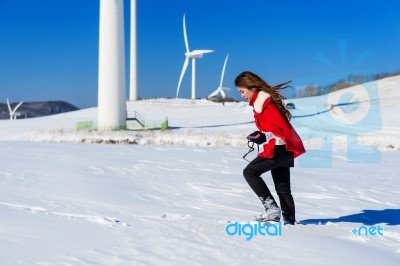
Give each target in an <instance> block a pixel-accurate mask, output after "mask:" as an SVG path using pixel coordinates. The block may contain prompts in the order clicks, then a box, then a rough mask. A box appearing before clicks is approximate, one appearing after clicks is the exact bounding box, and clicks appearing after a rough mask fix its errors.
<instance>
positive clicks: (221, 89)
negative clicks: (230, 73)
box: [207, 54, 229, 99]
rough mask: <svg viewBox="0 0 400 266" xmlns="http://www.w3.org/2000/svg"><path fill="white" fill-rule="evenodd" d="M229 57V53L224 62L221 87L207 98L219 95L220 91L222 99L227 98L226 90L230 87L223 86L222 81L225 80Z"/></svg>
mask: <svg viewBox="0 0 400 266" xmlns="http://www.w3.org/2000/svg"><path fill="white" fill-rule="evenodd" d="M228 57H229V54H227V55H226V57H225V62H224V66H223V67H222V74H221V81H220V83H219V87H218V88H217V89H216V90H215V91H213V92H212V93H211V94H210V95H208V97H207V98H211V97H214V96H217V95H218V93H220V94H221V96H222V99H225V97H226V93H225V92H227V91H229V88H226V87H222V83H223V82H224V75H225V68H226V62H228Z"/></svg>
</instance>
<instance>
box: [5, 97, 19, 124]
mask: <svg viewBox="0 0 400 266" xmlns="http://www.w3.org/2000/svg"><path fill="white" fill-rule="evenodd" d="M22 103H23V102H20V103H19V104H17V106H15V108H14V109H11V105H10V101H9V100H8V99H7V106H8V111H9V114H10V120H15V119H17V116H20V115H21V114H20V113H17V110H18V108H19V107H20V106H21V104H22Z"/></svg>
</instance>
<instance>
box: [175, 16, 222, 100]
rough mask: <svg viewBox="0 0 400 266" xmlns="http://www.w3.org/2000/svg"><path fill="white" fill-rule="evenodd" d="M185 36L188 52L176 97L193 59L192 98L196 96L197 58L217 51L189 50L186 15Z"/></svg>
mask: <svg viewBox="0 0 400 266" xmlns="http://www.w3.org/2000/svg"><path fill="white" fill-rule="evenodd" d="M183 37H184V38H185V46H186V53H185V56H186V58H185V62H184V63H183V68H182V72H181V76H180V78H179V82H178V88H177V90H176V98H178V95H179V89H180V87H181V83H182V79H183V76H184V75H185V72H186V69H187V67H188V65H189V59H192V99H195V98H196V58H202V57H203V54H207V53H212V52H215V51H214V50H193V51H190V50H189V42H188V38H187V34H186V19H185V15H183Z"/></svg>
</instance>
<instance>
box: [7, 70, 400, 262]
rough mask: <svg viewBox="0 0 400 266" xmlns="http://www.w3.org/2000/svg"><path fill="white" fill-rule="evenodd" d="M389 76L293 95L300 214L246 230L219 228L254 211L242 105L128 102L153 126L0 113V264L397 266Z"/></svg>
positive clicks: (87, 116)
mask: <svg viewBox="0 0 400 266" xmlns="http://www.w3.org/2000/svg"><path fill="white" fill-rule="evenodd" d="M399 86H400V77H393V78H387V79H384V80H381V81H378V82H377V83H375V84H370V85H363V86H361V88H360V86H357V87H353V88H349V89H347V90H345V91H341V92H336V93H335V94H337V95H336V96H335V95H329V96H320V97H313V98H304V99H295V100H293V102H294V103H295V105H296V109H295V110H294V111H293V115H294V116H296V117H295V118H293V120H292V121H293V124H294V125H295V127H296V129H297V131H298V132H299V133H300V135H301V136H302V137H303V139H304V140H305V143H306V148H307V150H308V152H307V154H306V155H304V156H302V157H301V158H300V159H299V160H296V167H295V168H293V169H292V176H293V177H292V190H293V196H294V198H295V202H296V209H297V220H298V221H299V222H301V224H299V225H296V226H283V227H282V229H281V232H282V234H281V235H280V236H269V235H266V236H262V235H257V236H254V237H253V238H252V239H251V240H246V236H245V235H240V236H239V235H236V236H229V235H228V234H227V233H226V231H225V230H226V228H227V225H229V222H232V223H234V222H235V221H238V222H240V223H241V224H242V225H244V224H247V222H248V221H250V220H251V219H252V217H253V216H254V215H257V214H259V212H260V211H261V204H260V203H259V201H258V199H257V198H256V196H255V195H254V194H253V192H252V191H251V190H250V188H249V187H248V185H247V183H246V182H245V180H244V179H243V177H242V169H243V168H244V167H245V166H246V163H247V162H246V161H244V160H243V159H242V156H243V154H244V153H245V152H247V147H246V143H245V141H243V139H244V137H245V136H246V134H247V133H249V132H251V131H253V130H254V125H253V124H252V123H251V121H252V110H251V109H250V108H249V107H248V106H247V104H246V103H232V104H226V105H225V106H222V105H221V104H215V103H209V102H206V101H202V100H201V101H196V103H195V104H193V103H191V102H190V101H186V100H158V101H155V102H150V101H148V102H136V103H129V105H128V108H129V109H130V110H136V111H138V112H139V113H141V114H142V115H143V116H144V117H145V118H146V119H149V120H162V119H163V118H164V117H165V116H168V119H169V122H170V126H172V127H173V128H175V129H172V130H167V131H164V132H160V131H147V132H125V131H124V132H104V133H100V132H96V131H79V132H76V131H75V126H76V122H78V121H86V120H95V119H96V113H97V110H96V108H91V109H87V110H80V111H77V112H72V113H67V114H61V115H55V116H51V117H44V118H35V119H28V120H17V121H8V120H7V121H0V149H1V150H2V151H3V152H2V153H1V155H0V162H1V168H0V221H1V222H0V234H1V238H0V265H186V264H187V265H244V264H246V265H363V266H365V265H399V263H400V246H399V243H400V208H399V205H400V193H399V192H398V189H397V188H398V187H399V185H400V181H399V178H398V162H399V159H400V154H399V152H398V151H399V144H400V141H399V138H400V134H399V132H400V131H399V127H400V123H399V121H398V120H399V119H398V117H397V113H398V111H399V107H398V106H397V104H396V102H397V100H396V99H398V96H399V94H400V93H399V92H398V87H399ZM350 92H352V93H350ZM349 102H355V103H353V104H347V103H349ZM343 103H345V104H346V105H341V104H343ZM337 104H339V106H338V107H334V108H333V109H332V110H331V111H329V112H324V111H325V110H327V109H329V108H330V107H331V106H332V105H337ZM319 112H324V113H322V114H319V115H313V114H315V113H319ZM309 115H312V116H309ZM83 140H85V141H84V142H98V141H99V140H120V141H121V142H123V141H124V140H129V141H136V142H137V143H139V144H148V145H106V144H81V143H79V142H82V141H83ZM58 142H60V143H58ZM160 144H163V145H160ZM167 144H174V145H167ZM362 145H364V146H362ZM363 147H364V148H365V147H369V149H368V152H365V150H363ZM252 156H255V154H254V153H253V154H251V155H250V156H249V157H252ZM360 158H362V159H363V160H361V161H360V160H358V163H354V162H356V161H357V159H360ZM265 180H266V182H267V184H268V185H269V186H270V187H271V190H272V191H273V185H272V181H271V178H270V175H269V174H265ZM274 195H275V194H274ZM362 226H364V227H362ZM360 227H362V228H361V229H360ZM364 228H365V229H368V230H372V231H368V233H366V232H365V231H363V230H364ZM353 229H356V230H360V234H359V235H358V232H356V231H355V232H356V233H353V232H352V230H353ZM378 229H380V231H377V230H378ZM374 230H375V231H374ZM377 232H380V233H381V234H378V233H377Z"/></svg>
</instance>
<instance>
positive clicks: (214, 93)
mask: <svg viewBox="0 0 400 266" xmlns="http://www.w3.org/2000/svg"><path fill="white" fill-rule="evenodd" d="M218 93H219V88H218V89H216V90H215V91H213V92H212V93H211V94H210V95H208V97H207V98H211V97H214V96H217V95H218Z"/></svg>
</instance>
